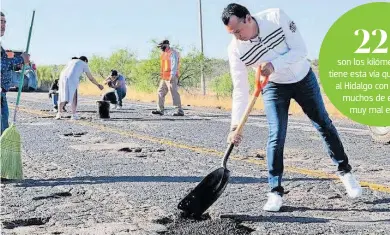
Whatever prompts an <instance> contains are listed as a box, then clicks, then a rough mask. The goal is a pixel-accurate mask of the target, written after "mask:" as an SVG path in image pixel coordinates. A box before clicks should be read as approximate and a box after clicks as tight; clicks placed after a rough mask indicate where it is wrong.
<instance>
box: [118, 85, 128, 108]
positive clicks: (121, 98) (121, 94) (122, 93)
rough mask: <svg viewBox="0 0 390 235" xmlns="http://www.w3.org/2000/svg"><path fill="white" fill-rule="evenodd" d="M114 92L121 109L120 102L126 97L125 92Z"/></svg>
mask: <svg viewBox="0 0 390 235" xmlns="http://www.w3.org/2000/svg"><path fill="white" fill-rule="evenodd" d="M116 92H117V93H118V103H119V104H118V105H119V106H121V107H122V100H123V98H125V97H126V91H124V90H121V89H117V90H116Z"/></svg>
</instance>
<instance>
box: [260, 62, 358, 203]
mask: <svg viewBox="0 0 390 235" xmlns="http://www.w3.org/2000/svg"><path fill="white" fill-rule="evenodd" d="M262 94H263V100H264V106H265V113H266V115H267V121H268V126H269V136H268V144H267V164H268V183H269V186H270V188H271V192H278V193H279V194H280V195H283V192H284V189H283V187H282V186H281V181H282V175H283V169H284V166H283V150H284V143H285V140H286V131H287V122H288V109H289V106H290V101H291V99H294V100H295V101H296V102H297V103H298V104H299V105H300V106H301V107H302V110H303V111H304V113H305V114H306V115H307V116H308V117H309V118H310V120H311V122H312V123H313V125H314V127H315V128H316V129H317V131H318V132H319V134H320V135H321V137H322V140H323V143H324V146H325V148H326V150H327V152H328V155H329V156H330V157H331V159H332V160H333V162H334V163H335V164H336V165H338V171H339V172H340V173H347V172H349V171H351V166H350V165H349V164H348V157H347V155H346V154H345V152H344V147H343V145H342V143H341V140H340V138H339V135H338V133H337V130H336V128H335V127H334V125H333V123H332V120H331V119H330V118H329V115H328V113H327V111H326V109H325V106H324V102H323V100H322V96H321V93H320V88H319V85H318V82H317V78H316V75H315V74H314V72H313V71H312V70H311V69H310V71H309V73H308V74H307V75H306V77H305V78H304V79H303V80H301V81H299V82H297V83H293V84H277V83H273V82H269V83H268V84H267V85H266V87H265V88H264V90H263V92H262ZM313 168H314V166H313Z"/></svg>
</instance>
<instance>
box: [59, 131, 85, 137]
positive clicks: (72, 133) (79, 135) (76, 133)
mask: <svg viewBox="0 0 390 235" xmlns="http://www.w3.org/2000/svg"><path fill="white" fill-rule="evenodd" d="M87 133H88V132H71V133H65V134H64V136H66V137H70V136H72V137H81V136H83V135H85V134H87Z"/></svg>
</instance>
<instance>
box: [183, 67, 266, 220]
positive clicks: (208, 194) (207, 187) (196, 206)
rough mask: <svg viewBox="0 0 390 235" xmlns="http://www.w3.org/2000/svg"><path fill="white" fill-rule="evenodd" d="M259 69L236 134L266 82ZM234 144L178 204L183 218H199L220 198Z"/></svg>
mask: <svg viewBox="0 0 390 235" xmlns="http://www.w3.org/2000/svg"><path fill="white" fill-rule="evenodd" d="M260 71H261V68H259V69H257V72H256V77H255V82H256V87H255V91H254V93H253V97H252V101H251V102H250V103H249V105H248V107H247V108H246V111H245V114H244V116H243V118H242V119H241V121H240V123H239V125H238V127H237V129H236V133H237V134H241V133H242V131H243V128H244V124H245V123H246V121H247V120H248V116H249V114H250V112H251V111H252V108H253V106H254V105H255V103H256V99H257V97H258V96H259V94H260V92H261V90H262V89H263V87H264V86H265V85H266V84H267V82H268V77H266V78H265V79H264V81H263V82H260V76H261V74H260ZM233 147H234V144H229V145H228V148H227V149H226V151H225V155H224V157H223V160H222V166H221V167H220V168H218V169H216V170H214V171H213V172H211V173H210V174H208V175H207V176H206V177H205V178H204V179H203V180H202V181H201V182H200V183H199V184H198V185H197V186H196V187H195V188H194V189H193V190H192V191H191V192H190V193H189V194H188V195H187V196H186V197H185V198H183V199H182V200H181V201H180V202H179V204H178V206H177V207H178V209H180V210H182V211H183V212H184V214H185V216H188V217H194V218H200V216H201V215H202V214H203V213H204V212H205V211H206V210H207V209H208V208H209V207H210V206H211V205H212V204H213V203H214V202H215V201H216V200H217V199H218V198H219V196H221V194H222V193H223V191H224V190H225V188H226V185H227V184H228V182H229V178H230V171H229V170H228V169H227V168H226V163H227V160H228V159H229V156H230V153H231V152H232V150H233Z"/></svg>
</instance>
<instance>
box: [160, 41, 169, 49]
mask: <svg viewBox="0 0 390 235" xmlns="http://www.w3.org/2000/svg"><path fill="white" fill-rule="evenodd" d="M163 44H168V45H169V41H168V40H163V41H161V42H160V43H159V44H158V45H157V47H161V46H162V45H163Z"/></svg>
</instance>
